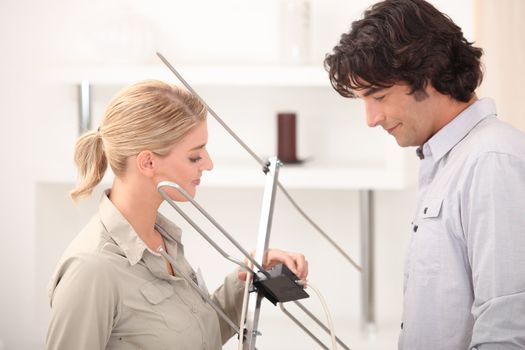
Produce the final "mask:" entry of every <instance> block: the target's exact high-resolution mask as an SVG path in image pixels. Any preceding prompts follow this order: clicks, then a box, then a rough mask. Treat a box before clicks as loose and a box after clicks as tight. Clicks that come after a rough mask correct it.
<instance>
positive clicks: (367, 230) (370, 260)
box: [359, 190, 376, 331]
mask: <svg viewBox="0 0 525 350" xmlns="http://www.w3.org/2000/svg"><path fill="white" fill-rule="evenodd" d="M359 207H360V208H359V209H360V210H359V211H360V214H361V218H360V226H361V227H360V228H361V261H362V263H361V268H362V270H361V326H362V330H363V331H365V330H370V329H371V328H373V327H374V326H375V321H376V320H375V302H374V301H375V285H374V212H373V208H374V193H373V191H372V190H360V191H359Z"/></svg>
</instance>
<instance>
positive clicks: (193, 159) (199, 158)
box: [190, 157, 202, 163]
mask: <svg viewBox="0 0 525 350" xmlns="http://www.w3.org/2000/svg"><path fill="white" fill-rule="evenodd" d="M201 159H202V157H195V158H190V162H192V163H197V162H198V161H199V160H201Z"/></svg>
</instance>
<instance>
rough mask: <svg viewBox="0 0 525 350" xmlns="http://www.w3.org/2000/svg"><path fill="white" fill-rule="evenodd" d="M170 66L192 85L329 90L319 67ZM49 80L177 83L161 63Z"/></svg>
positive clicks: (66, 71)
mask: <svg viewBox="0 0 525 350" xmlns="http://www.w3.org/2000/svg"><path fill="white" fill-rule="evenodd" d="M174 67H175V68H176V69H177V70H178V71H179V72H180V74H181V75H182V76H183V77H184V79H186V80H187V81H188V82H189V83H190V84H191V85H192V86H224V87H228V86H230V87H231V86H245V87H250V86H252V87H279V86H283V87H287V86H288V87H300V86H307V87H329V86H330V81H329V79H328V73H327V72H326V71H325V70H324V68H323V67H322V66H321V65H318V66H311V65H288V66H280V65H271V66H181V67H179V66H177V65H174ZM47 74H48V75H49V76H50V77H51V78H52V80H54V81H57V82H61V83H66V84H78V83H80V81H82V80H87V81H89V82H90V83H91V84H93V85H127V84H130V83H133V82H136V81H140V80H144V79H160V80H163V81H171V82H173V83H175V84H178V80H177V78H176V77H175V75H173V73H172V72H171V71H170V70H169V69H168V68H167V67H166V66H164V64H163V63H162V62H160V61H159V64H157V65H123V66H107V65H106V66H105V65H98V66H82V67H81V68H80V67H75V66H63V67H59V68H57V67H53V68H49V69H48V70H47Z"/></svg>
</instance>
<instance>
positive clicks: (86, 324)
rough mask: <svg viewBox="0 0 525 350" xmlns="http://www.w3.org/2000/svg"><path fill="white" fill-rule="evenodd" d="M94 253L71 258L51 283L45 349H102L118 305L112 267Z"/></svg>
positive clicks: (110, 330)
mask: <svg viewBox="0 0 525 350" xmlns="http://www.w3.org/2000/svg"><path fill="white" fill-rule="evenodd" d="M107 265H108V264H105V263H104V260H103V259H100V257H98V258H97V256H94V257H89V258H87V259H84V258H82V259H80V258H70V259H68V260H67V261H65V262H64V263H63V264H62V265H61V268H60V272H59V276H60V277H59V278H57V279H56V280H55V282H53V284H54V285H52V286H51V288H52V293H51V297H50V298H51V320H50V323H49V329H48V333H47V340H46V349H48V350H68V349H76V350H98V349H105V348H106V344H107V342H108V340H109V337H110V335H111V332H112V329H113V324H114V320H115V319H116V316H117V314H118V313H117V309H118V293H117V292H118V291H117V287H116V285H115V282H114V278H112V269H111V268H108V266H107Z"/></svg>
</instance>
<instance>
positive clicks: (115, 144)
mask: <svg viewBox="0 0 525 350" xmlns="http://www.w3.org/2000/svg"><path fill="white" fill-rule="evenodd" d="M206 115H207V111H206V108H205V107H204V106H203V105H202V104H201V103H200V101H199V100H198V99H196V98H195V97H194V96H193V95H191V94H190V93H189V92H187V91H184V90H181V89H179V88H177V87H175V86H170V85H167V84H165V83H162V82H160V81H145V82H141V83H138V84H135V85H133V86H131V87H129V88H127V89H125V90H124V91H122V92H121V93H120V94H119V95H117V96H116V97H115V98H114V99H113V101H112V102H111V103H110V105H109V107H108V109H107V111H106V114H105V117H104V120H103V121H102V123H101V125H100V127H99V128H98V130H96V131H92V132H88V133H86V134H84V135H83V136H81V137H80V138H79V140H78V141H77V144H76V149H75V162H76V164H77V167H78V169H79V175H80V182H79V184H78V185H77V187H76V188H75V189H74V190H73V191H72V192H71V197H72V198H73V200H77V199H78V198H80V197H82V196H86V195H89V194H90V193H91V191H92V189H93V187H94V186H96V185H97V184H98V183H99V182H100V181H101V179H102V177H103V176H104V173H105V171H106V168H107V164H108V163H109V165H110V166H111V169H112V170H113V173H114V174H115V180H114V182H113V185H112V187H111V189H110V190H107V191H105V193H104V194H103V195H102V198H101V201H100V206H99V211H98V213H97V214H96V215H95V216H94V217H93V218H92V220H91V221H90V222H89V223H88V225H87V226H86V227H85V228H84V229H83V230H82V232H81V233H80V234H79V235H78V236H77V237H76V238H75V239H74V240H73V242H72V243H71V245H70V246H69V247H68V248H67V250H66V252H65V253H64V255H63V256H62V258H61V260H60V262H59V264H58V268H57V270H56V272H55V274H54V276H53V278H52V280H51V285H50V291H49V293H50V294H49V295H50V301H51V309H52V317H51V321H50V325H49V330H48V335H47V349H89V350H94V349H130V348H133V349H220V348H221V345H222V344H223V343H225V342H226V341H227V340H228V339H229V338H230V337H231V336H232V335H233V334H234V332H233V330H232V329H231V327H230V326H229V325H228V324H227V323H225V322H224V321H223V320H222V319H221V318H220V317H218V316H217V314H216V312H215V311H214V310H213V309H212V308H211V307H210V306H209V305H207V304H206V303H204V301H203V299H202V298H201V297H200V296H199V295H198V294H197V293H196V292H195V291H194V290H193V289H191V287H190V286H189V285H188V283H187V282H186V281H184V280H183V279H182V278H179V277H178V276H176V275H175V274H174V271H173V269H172V267H171V265H170V264H169V263H168V262H167V261H166V260H165V259H164V258H163V257H162V256H161V255H160V254H158V253H157V249H158V248H159V247H163V248H164V250H165V251H167V252H168V254H170V255H171V257H173V259H175V261H176V262H177V265H178V266H179V267H180V268H181V269H183V271H184V272H186V273H188V274H189V275H192V274H193V270H192V268H191V267H190V265H189V264H188V262H187V261H186V259H185V258H184V251H183V246H182V244H181V230H180V229H179V228H178V227H177V226H176V225H175V224H173V223H172V222H170V221H169V220H167V219H166V218H165V217H164V216H162V215H161V214H160V213H158V208H159V206H160V205H161V203H162V197H161V196H160V194H159V193H158V192H157V189H156V186H157V184H158V183H159V182H160V181H163V180H168V181H173V182H176V183H178V184H179V185H180V186H181V187H182V188H184V189H185V190H186V191H187V192H188V193H189V194H190V195H192V196H194V195H195V192H196V188H197V186H198V185H199V183H200V177H201V175H202V172H203V171H205V170H211V169H212V167H213V164H212V161H211V159H210V156H209V154H208V152H207V150H206V143H207V140H208V133H207V124H206ZM170 190H171V191H169V190H168V193H169V195H170V196H171V197H172V198H173V199H174V200H177V201H184V200H185V199H184V197H183V196H181V195H180V194H179V193H178V192H177V191H176V190H173V189H170ZM279 262H283V263H285V264H286V265H287V266H288V267H289V268H290V269H291V270H292V271H294V272H295V273H296V274H297V276H298V277H300V278H301V279H305V278H306V275H307V273H308V271H307V270H308V268H307V263H306V261H305V259H304V256H302V255H301V254H295V253H286V252H283V251H279V250H269V251H268V252H267V261H266V266H265V267H267V268H269V267H271V266H272V265H275V264H276V263H279ZM245 277H246V275H245V274H242V273H239V272H238V271H237V272H234V273H232V274H230V275H228V276H227V277H226V278H225V282H224V284H223V285H222V286H221V287H220V288H219V289H218V290H217V291H216V292H215V293H214V294H213V296H212V299H213V300H214V301H215V302H216V303H217V304H219V305H220V306H221V307H222V309H223V310H224V311H225V313H226V314H227V315H228V316H229V317H230V318H231V319H232V320H233V321H234V322H237V323H238V322H239V320H240V313H241V305H242V292H243V287H244V283H243V282H242V281H241V280H242V279H244V278H245Z"/></svg>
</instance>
